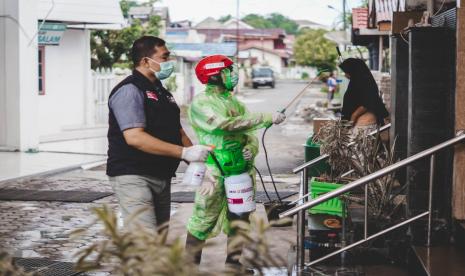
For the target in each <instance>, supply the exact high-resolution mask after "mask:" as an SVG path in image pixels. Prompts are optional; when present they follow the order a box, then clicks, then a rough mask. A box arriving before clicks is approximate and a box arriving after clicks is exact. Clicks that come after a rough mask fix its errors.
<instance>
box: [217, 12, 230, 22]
mask: <svg viewBox="0 0 465 276" xmlns="http://www.w3.org/2000/svg"><path fill="white" fill-rule="evenodd" d="M231 18H232V16H231V15H230V14H228V15H224V16H222V17H220V19H218V21H219V22H221V23H224V22H226V21H228V20H230V19H231Z"/></svg>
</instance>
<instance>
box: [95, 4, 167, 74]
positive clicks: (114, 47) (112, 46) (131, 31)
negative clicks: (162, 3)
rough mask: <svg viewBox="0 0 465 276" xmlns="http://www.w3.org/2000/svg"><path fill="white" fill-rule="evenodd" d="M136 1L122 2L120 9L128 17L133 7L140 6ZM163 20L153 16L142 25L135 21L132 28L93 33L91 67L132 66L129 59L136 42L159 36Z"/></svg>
mask: <svg viewBox="0 0 465 276" xmlns="http://www.w3.org/2000/svg"><path fill="white" fill-rule="evenodd" d="M154 2H156V1H153V0H150V1H146V2H145V3H142V4H140V5H142V6H144V5H152V4H153V3H154ZM138 5H139V4H138V3H137V2H136V1H121V2H120V7H121V10H122V12H123V14H125V17H127V12H128V11H129V9H130V8H131V7H134V6H138ZM160 21H161V18H160V17H159V16H151V17H150V18H149V20H148V22H147V23H144V24H142V23H141V21H139V20H134V21H133V22H132V24H131V25H130V26H127V27H126V28H123V29H121V30H96V31H93V32H92V33H91V36H90V47H91V56H92V57H91V67H92V69H96V68H99V67H103V68H111V67H113V65H114V64H115V63H127V64H130V61H129V59H128V57H129V56H130V50H131V47H132V44H133V42H134V40H136V39H138V38H139V37H141V36H143V35H154V36H157V35H158V34H159V29H160Z"/></svg>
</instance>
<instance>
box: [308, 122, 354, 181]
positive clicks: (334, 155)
mask: <svg viewBox="0 0 465 276" xmlns="http://www.w3.org/2000/svg"><path fill="white" fill-rule="evenodd" d="M351 127H352V124H351V123H350V122H347V121H343V120H332V121H329V122H327V123H325V124H324V125H323V126H322V127H321V128H320V131H319V132H318V133H317V135H315V138H314V139H313V140H314V142H315V143H317V144H320V145H321V148H320V149H321V153H322V154H328V155H329V158H328V164H329V166H330V167H331V172H330V175H329V178H330V179H329V181H330V182H338V181H339V180H340V175H341V174H343V173H344V172H346V171H349V170H350V169H351V168H350V148H349V143H350V142H351V139H350V129H351Z"/></svg>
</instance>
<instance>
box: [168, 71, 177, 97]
mask: <svg viewBox="0 0 465 276" xmlns="http://www.w3.org/2000/svg"><path fill="white" fill-rule="evenodd" d="M165 85H166V89H168V91H170V92H171V93H174V92H176V91H177V90H178V83H177V82H176V75H172V76H171V77H169V78H168V79H167V80H166V82H165Z"/></svg>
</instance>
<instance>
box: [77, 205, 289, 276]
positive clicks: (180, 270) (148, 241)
mask: <svg viewBox="0 0 465 276" xmlns="http://www.w3.org/2000/svg"><path fill="white" fill-rule="evenodd" d="M93 211H94V213H95V214H96V215H97V218H98V219H97V220H96V221H95V222H94V223H97V222H101V223H103V226H104V227H103V232H104V234H105V236H106V238H107V239H106V240H103V241H96V242H94V243H93V244H92V245H91V246H89V247H87V248H86V249H84V250H82V251H80V252H79V253H78V254H77V257H78V261H77V264H76V268H77V269H78V270H80V271H96V270H100V269H102V268H104V267H105V266H107V267H109V268H110V270H111V275H124V276H133V275H135V276H152V275H157V276H158V275H159V276H171V275H177V276H178V275H179V276H196V275H199V276H200V275H206V276H209V275H212V276H213V274H211V273H209V272H205V271H202V272H200V271H198V268H197V265H195V264H194V263H193V260H192V257H191V255H189V254H187V253H186V252H185V250H184V241H181V240H180V239H176V240H175V241H174V242H172V243H168V242H167V232H166V231H164V232H161V233H156V232H155V233H154V232H149V231H147V230H145V229H144V228H143V227H139V226H134V227H133V228H131V229H130V231H125V230H124V229H120V228H118V226H117V216H116V214H115V212H114V211H113V210H111V209H110V208H109V207H108V206H103V207H102V208H94V209H93ZM143 211H145V210H140V211H139V212H137V213H136V214H134V215H133V216H132V219H134V218H135V217H137V216H138V215H139V214H140V213H141V212H143ZM285 222H286V220H280V221H276V222H272V224H271V225H273V224H280V223H285ZM271 225H270V224H267V223H265V221H264V220H263V219H260V218H257V217H255V216H254V215H252V216H251V220H250V224H248V223H245V222H234V223H233V225H232V227H235V228H236V235H235V237H234V238H233V241H232V244H231V245H230V246H231V247H232V248H234V249H235V248H239V247H241V246H242V245H244V244H246V250H247V253H248V254H245V255H244V257H243V262H244V265H245V266H247V267H254V268H256V269H257V270H258V271H259V273H260V275H264V273H263V272H264V271H265V270H266V268H270V267H283V266H285V264H286V262H285V260H284V259H283V258H282V257H280V256H276V255H275V254H273V253H272V251H271V250H270V245H269V243H268V241H269V240H270V239H269V237H268V236H267V233H266V232H267V230H268V229H269V228H270V227H271ZM85 231H86V230H85V229H79V230H76V231H74V233H73V235H74V236H79V235H80V234H82V233H83V232H85ZM199 249H200V248H199ZM242 269H243V268H241V267H229V268H228V270H226V271H224V273H223V275H243V273H244V271H243V270H242Z"/></svg>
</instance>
